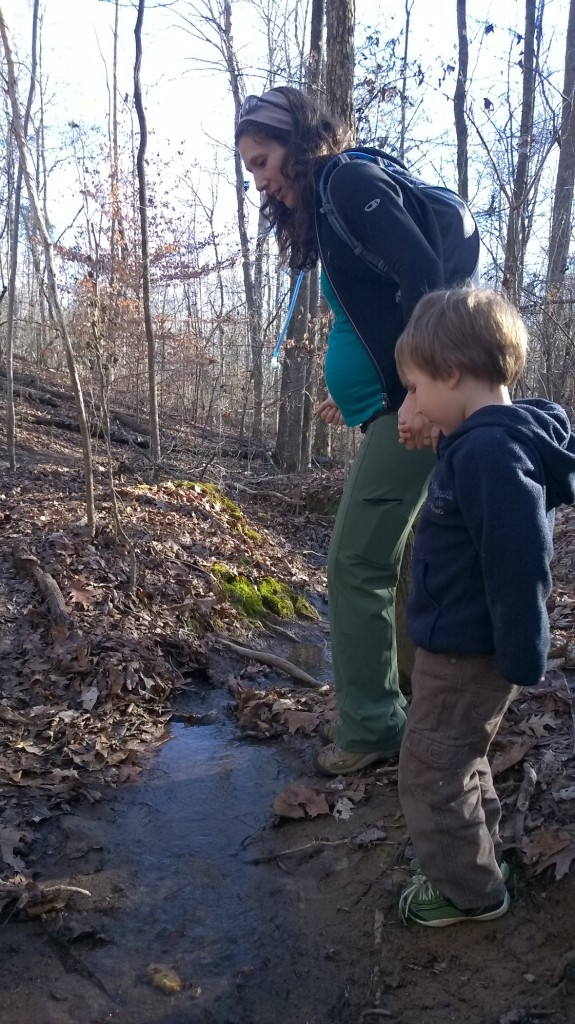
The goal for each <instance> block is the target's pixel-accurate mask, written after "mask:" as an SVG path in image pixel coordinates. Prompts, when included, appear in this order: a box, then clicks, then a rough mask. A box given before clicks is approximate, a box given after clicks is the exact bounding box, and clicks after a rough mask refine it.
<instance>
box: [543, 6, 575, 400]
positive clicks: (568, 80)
mask: <svg viewBox="0 0 575 1024" xmlns="http://www.w3.org/2000/svg"><path fill="white" fill-rule="evenodd" d="M561 113H562V117H561V127H560V130H559V138H558V142H559V145H560V149H559V163H558V166H557V179H556V182H555V196H554V201H553V213H552V218H551V239H550V246H549V264H548V268H547V282H546V302H545V312H546V319H545V323H544V327H543V330H544V350H545V370H544V375H545V383H546V392H547V395H548V397H549V398H551V399H553V400H554V401H561V400H562V399H563V397H564V396H563V390H564V386H565V380H566V376H567V374H568V373H569V370H570V365H572V363H571V361H570V360H569V359H568V358H566V356H568V354H569V353H568V348H569V346H570V344H571V330H569V329H567V330H564V331H562V330H561V328H562V326H563V323H564V321H565V320H566V314H565V308H564V307H563V306H562V305H561V303H560V302H559V301H558V300H561V299H562V298H564V292H565V275H566V272H567V260H568V256H569V244H570V241H571V222H572V215H573V184H574V181H575V0H570V4H569V20H568V23H567V42H566V46H565V75H564V80H563V107H562V112H561ZM570 316H571V315H570V313H569V314H568V318H569V319H570ZM558 349H560V351H558ZM571 372H572V371H571Z"/></svg>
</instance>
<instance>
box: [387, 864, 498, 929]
mask: <svg viewBox="0 0 575 1024" xmlns="http://www.w3.org/2000/svg"><path fill="white" fill-rule="evenodd" d="M508 910H509V893H508V892H507V891H505V896H504V897H503V899H502V900H499V902H498V903H493V904H492V905H491V906H489V907H480V908H479V909H477V910H459V908H458V907H456V906H454V904H453V903H452V902H451V900H448V899H447V897H446V896H442V895H441V893H440V892H438V891H437V889H434V888H433V886H432V885H431V883H430V882H428V881H427V878H425V876H424V875H416V876H415V877H414V879H413V882H412V883H411V885H408V886H407V887H406V888H405V889H404V890H403V892H402V894H401V897H400V900H399V914H400V917H401V918H402V920H403V921H404V922H405V924H407V922H408V921H415V922H416V923H417V924H423V925H426V926H427V927H428V928H445V927H446V926H447V925H450V924H459V923H460V922H461V921H493V920H494V919H495V918H496V917H502V916H503V914H506V913H507V911H508Z"/></svg>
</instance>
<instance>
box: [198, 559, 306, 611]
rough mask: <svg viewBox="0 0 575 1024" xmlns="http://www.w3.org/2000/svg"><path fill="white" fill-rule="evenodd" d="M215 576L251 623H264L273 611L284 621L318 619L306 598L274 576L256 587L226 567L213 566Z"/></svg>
mask: <svg viewBox="0 0 575 1024" xmlns="http://www.w3.org/2000/svg"><path fill="white" fill-rule="evenodd" d="M212 572H213V574H214V576H215V577H216V579H217V581H218V583H219V584H220V586H221V588H222V590H223V591H224V593H225V595H226V597H228V599H229V600H230V601H231V602H232V603H233V604H234V605H235V606H236V607H237V608H239V609H240V610H241V611H242V612H243V614H244V615H245V616H246V617H247V618H248V619H264V618H265V617H266V615H267V614H268V612H270V611H271V612H273V613H274V615H277V616H279V617H280V618H282V619H297V618H308V619H317V618H319V616H318V613H317V612H316V610H315V608H314V607H313V605H311V604H310V603H309V601H308V600H307V599H306V598H305V597H304V596H303V594H298V593H297V591H296V590H293V589H292V588H291V587H288V586H286V584H285V583H280V582H279V580H275V579H274V578H273V577H272V576H264V578H263V579H262V581H261V583H260V585H259V587H256V586H255V585H254V584H253V583H252V582H251V580H249V579H248V578H247V576H243V575H242V574H241V573H237V574H236V573H233V572H232V571H231V570H230V569H228V568H226V566H224V565H219V564H216V565H213V566H212Z"/></svg>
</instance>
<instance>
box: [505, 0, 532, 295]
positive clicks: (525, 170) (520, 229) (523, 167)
mask: <svg viewBox="0 0 575 1024" xmlns="http://www.w3.org/2000/svg"><path fill="white" fill-rule="evenodd" d="M535 6H536V0H526V2H525V37H524V40H523V98H522V103H521V126H520V129H519V140H518V143H517V164H516V167H515V175H514V179H513V189H512V193H511V203H510V205H509V220H508V223H507V241H506V244H505V260H504V265H503V287H504V289H505V291H506V293H507V296H508V298H509V300H510V301H511V302H512V303H513V304H514V305H515V306H517V305H518V304H519V299H520V294H521V290H522V286H523V268H524V263H525V245H526V230H525V218H526V210H525V206H526V202H527V191H528V183H529V163H530V159H531V146H532V139H533V112H534V109H535V24H536V16H535Z"/></svg>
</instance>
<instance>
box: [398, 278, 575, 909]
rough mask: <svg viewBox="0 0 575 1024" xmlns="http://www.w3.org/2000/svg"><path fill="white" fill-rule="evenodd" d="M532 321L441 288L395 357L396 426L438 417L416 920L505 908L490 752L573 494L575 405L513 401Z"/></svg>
mask: <svg viewBox="0 0 575 1024" xmlns="http://www.w3.org/2000/svg"><path fill="white" fill-rule="evenodd" d="M526 353H527V332H526V329H525V326H524V324H523V321H522V319H521V317H520V315H519V313H518V312H517V310H516V309H515V308H514V307H513V306H511V305H510V304H509V303H508V302H507V301H506V300H505V299H503V298H501V297H500V296H498V295H496V294H495V293H494V292H490V291H485V290H482V289H471V288H469V289H467V288H462V289H456V290H453V291H447V292H446V291H443V292H432V293H430V294H428V295H426V296H424V297H423V298H422V299H421V300H420V301H419V303H418V305H417V306H416V308H415V310H414V313H413V315H412V317H411V320H410V322H409V325H408V326H407V328H406V329H405V331H404V332H403V334H402V335H401V337H400V339H399V341H398V344H397V348H396V359H397V365H398V368H399V371H400V375H401V377H402V379H403V381H404V384H405V386H406V387H407V390H408V395H407V398H406V400H405V402H404V404H403V406H402V407H401V409H400V413H399V419H400V439H401V441H402V442H403V443H404V444H407V446H408V447H409V446H410V438H411V437H412V436H413V432H414V431H415V429H416V424H417V421H418V420H419V421H420V422H421V417H426V418H427V420H429V421H431V423H432V424H434V425H435V426H436V427H439V428H440V430H441V434H440V439H439V444H438V449H437V455H438V462H437V465H436V468H435V470H434V473H433V476H432V478H431V483H430V487H429V494H428V498H427V500H426V502H425V504H424V506H423V509H422V513H421V520H420V523H419V526H418V529H417V532H416V538H415V547H414V553H413V562H412V574H413V579H412V591H411V594H410V597H409V599H408V605H407V628H408V632H409V633H410V635H411V637H412V639H413V641H414V642H415V644H416V645H417V654H416V661H415V669H414V672H413V678H412V687H413V697H412V703H411V707H410V710H409V715H408V719H407V727H406V731H405V735H404V738H403V745H402V749H401V754H400V761H399V795H400V800H401V804H402V807H403V811H404V814H405V818H406V822H407V826H408V829H409V833H410V836H411V839H412V842H413V846H414V848H415V852H416V854H417V860H416V862H415V864H414V867H415V868H416V870H417V873H416V874H415V877H414V879H413V882H412V884H411V885H409V886H408V887H407V888H406V889H405V890H404V892H403V893H402V896H401V901H400V908H401V911H402V914H403V917H404V920H405V921H408V920H412V921H416V922H418V923H419V924H423V925H428V926H431V927H442V926H444V925H450V924H456V923H457V922H459V921H487V920H491V919H492V918H496V917H500V916H501V915H502V914H504V913H505V912H506V910H507V909H508V907H509V895H508V893H507V890H506V888H505V881H504V879H505V878H506V877H507V875H508V872H509V869H508V867H507V865H505V864H504V863H503V865H501V847H502V844H501V840H500V838H499V831H498V830H499V819H500V814H501V808H500V805H499V801H498V799H497V795H496V793H495V789H494V787H493V780H492V777H491V771H490V767H489V763H488V760H487V753H488V750H489V746H490V744H491V741H492V740H493V737H494V736H495V733H496V732H497V728H498V726H499V723H500V721H501V719H502V717H503V715H504V713H505V710H506V708H507V706H508V705H509V703H510V702H511V701H512V700H513V699H514V698H515V697H516V696H517V695H518V693H519V692H520V687H522V686H536V685H537V684H538V683H539V682H540V681H541V679H542V678H543V676H544V674H545V666H546V659H547V651H548V644H549V627H548V620H547V612H546V599H547V597H548V595H549V592H550V590H551V575H550V570H549V563H550V560H551V555H552V530H553V512H552V510H553V509H554V508H556V507H557V506H559V505H561V504H563V503H566V504H572V503H573V502H574V501H575V438H574V436H573V434H572V433H571V428H570V424H569V420H568V418H567V415H566V414H565V412H564V411H563V410H562V409H561V408H560V407H559V406H557V405H554V404H553V403H551V402H547V401H542V400H537V399H534V400H531V401H518V402H513V403H512V402H511V399H510V396H509V387H511V386H512V385H513V384H514V383H515V381H516V380H517V378H518V377H519V374H520V373H521V372H522V370H523V368H524V365H525V358H526Z"/></svg>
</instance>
